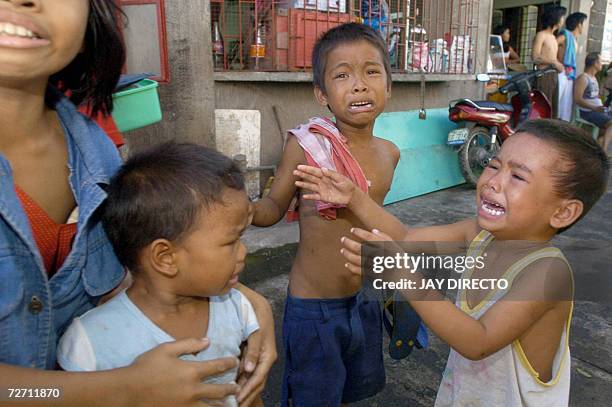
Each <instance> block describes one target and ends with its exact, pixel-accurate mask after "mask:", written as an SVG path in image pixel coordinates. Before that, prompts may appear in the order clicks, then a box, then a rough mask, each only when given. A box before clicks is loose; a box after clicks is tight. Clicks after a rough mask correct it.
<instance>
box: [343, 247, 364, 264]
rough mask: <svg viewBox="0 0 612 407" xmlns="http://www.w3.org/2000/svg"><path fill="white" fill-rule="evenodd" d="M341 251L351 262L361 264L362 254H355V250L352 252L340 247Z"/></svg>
mask: <svg viewBox="0 0 612 407" xmlns="http://www.w3.org/2000/svg"><path fill="white" fill-rule="evenodd" d="M340 253H342V255H343V256H344V258H345V259H346V260H348V262H349V263H352V264H359V265H361V255H360V254H355V252H352V251H350V250H348V249H344V248H343V249H340Z"/></svg>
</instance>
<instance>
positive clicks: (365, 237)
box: [340, 228, 393, 275]
mask: <svg viewBox="0 0 612 407" xmlns="http://www.w3.org/2000/svg"><path fill="white" fill-rule="evenodd" d="M351 233H352V234H353V235H355V237H357V238H359V240H361V241H362V242H391V241H393V239H392V238H391V236H389V235H387V234H385V233H383V232H381V231H380V230H376V229H373V230H372V232H368V231H367V230H364V229H360V228H352V229H351ZM340 241H341V242H342V246H344V247H343V248H342V249H341V250H340V253H342V255H343V256H344V258H345V259H346V261H347V262H346V263H345V264H344V267H346V268H347V269H349V270H350V271H351V273H353V274H357V275H361V274H362V272H361V243H360V242H357V241H355V240H353V239H351V238H349V237H346V236H344V237H342V239H340Z"/></svg>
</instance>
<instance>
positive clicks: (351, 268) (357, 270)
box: [344, 263, 361, 276]
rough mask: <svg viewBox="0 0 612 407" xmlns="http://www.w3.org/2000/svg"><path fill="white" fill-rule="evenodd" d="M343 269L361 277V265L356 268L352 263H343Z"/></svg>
mask: <svg viewBox="0 0 612 407" xmlns="http://www.w3.org/2000/svg"><path fill="white" fill-rule="evenodd" d="M344 267H346V268H347V269H349V271H350V272H351V273H353V274H357V275H359V276H360V275H361V265H359V266H356V265H354V264H352V263H345V264H344Z"/></svg>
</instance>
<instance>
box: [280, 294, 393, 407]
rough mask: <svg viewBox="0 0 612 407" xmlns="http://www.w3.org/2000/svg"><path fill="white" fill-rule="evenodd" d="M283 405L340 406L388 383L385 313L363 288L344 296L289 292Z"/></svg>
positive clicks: (285, 333) (372, 393) (379, 389)
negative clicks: (304, 295) (365, 295)
mask: <svg viewBox="0 0 612 407" xmlns="http://www.w3.org/2000/svg"><path fill="white" fill-rule="evenodd" d="M283 341H284V345H285V357H286V361H285V373H284V377H283V395H282V404H281V405H282V406H289V402H288V400H289V399H291V400H292V403H291V405H292V406H294V407H304V406H313V407H315V406H316V407H324V406H331V407H336V406H339V405H340V404H341V403H352V402H356V401H359V400H363V399H365V398H368V397H371V396H373V395H375V394H376V393H378V392H380V391H381V390H382V389H383V388H384V387H385V368H384V365H383V356H382V316H381V309H380V304H379V303H378V302H377V301H366V300H364V299H363V295H362V294H361V292H360V293H358V294H357V295H354V296H352V297H347V298H340V299H302V298H296V297H292V296H291V295H290V294H288V295H287V302H286V304H285V317H284V320H283Z"/></svg>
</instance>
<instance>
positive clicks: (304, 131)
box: [286, 117, 368, 222]
mask: <svg viewBox="0 0 612 407" xmlns="http://www.w3.org/2000/svg"><path fill="white" fill-rule="evenodd" d="M289 135H293V136H295V137H296V138H297V140H298V143H299V144H300V146H301V147H302V148H303V149H304V155H305V156H306V162H307V163H308V165H310V166H313V167H317V168H328V169H330V170H334V171H336V172H338V173H340V174H342V175H344V176H345V177H347V178H349V179H350V180H351V181H353V182H354V183H355V185H357V186H358V187H359V188H361V190H363V191H364V192H366V193H367V192H368V180H367V179H366V177H365V174H364V173H363V170H362V169H361V167H360V166H359V163H358V162H357V160H355V158H354V157H353V155H352V154H351V152H350V151H349V149H348V147H347V145H346V138H345V137H344V136H343V135H342V134H340V131H338V128H337V127H336V126H335V125H334V123H333V122H332V121H331V120H329V119H327V118H323V117H314V118H312V119H310V121H309V122H308V123H306V124H302V125H300V126H298V127H297V128H295V129H292V130H289ZM298 203H299V199H298V197H297V196H296V197H294V198H293V201H292V202H291V205H290V206H289V210H288V211H287V216H286V220H287V222H293V221H296V220H298ZM315 205H316V207H317V211H319V214H320V215H321V216H322V217H324V218H325V219H328V220H333V219H336V216H337V213H336V212H337V211H336V209H338V208H344V207H345V206H346V205H336V204H331V203H327V202H322V201H315Z"/></svg>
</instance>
